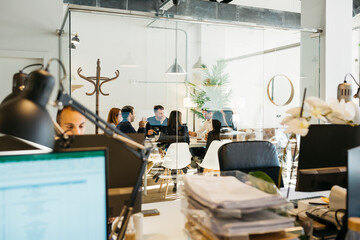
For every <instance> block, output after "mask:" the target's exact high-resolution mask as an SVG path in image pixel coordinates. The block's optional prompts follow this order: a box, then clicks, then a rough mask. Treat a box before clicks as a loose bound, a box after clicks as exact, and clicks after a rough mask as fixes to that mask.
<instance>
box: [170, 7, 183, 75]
mask: <svg viewBox="0 0 360 240" xmlns="http://www.w3.org/2000/svg"><path fill="white" fill-rule="evenodd" d="M175 8H176V5H175ZM175 11H176V9H175ZM166 74H167V75H186V72H185V70H184V68H183V67H182V66H181V65H180V64H179V63H178V60H177V22H175V61H174V64H172V65H171V66H170V67H169V68H168V70H167V71H166Z"/></svg>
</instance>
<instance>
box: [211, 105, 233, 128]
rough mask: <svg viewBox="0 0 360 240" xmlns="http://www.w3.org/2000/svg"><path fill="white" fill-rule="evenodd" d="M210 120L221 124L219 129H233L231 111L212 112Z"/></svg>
mask: <svg viewBox="0 0 360 240" xmlns="http://www.w3.org/2000/svg"><path fill="white" fill-rule="evenodd" d="M212 112H213V117H212V119H215V120H219V121H220V122H221V127H231V128H234V124H233V119H232V118H233V111H232V110H224V109H223V110H213V111H212Z"/></svg>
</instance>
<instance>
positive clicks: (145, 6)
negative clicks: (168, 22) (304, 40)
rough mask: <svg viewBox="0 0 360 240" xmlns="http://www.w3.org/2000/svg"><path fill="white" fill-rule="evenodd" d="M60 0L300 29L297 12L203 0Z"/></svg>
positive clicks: (159, 13)
mask: <svg viewBox="0 0 360 240" xmlns="http://www.w3.org/2000/svg"><path fill="white" fill-rule="evenodd" d="M175 2H178V5H177V7H176V10H175V7H174V0H64V3H69V4H76V5H83V6H92V7H99V8H102V9H103V8H108V9H119V10H120V9H121V10H129V11H136V12H145V13H154V14H155V15H156V16H159V17H166V18H176V19H183V20H189V21H191V20H193V21H202V22H207V21H208V22H211V23H226V24H232V25H245V26H260V27H262V26H265V27H274V28H284V29H300V13H294V12H285V11H279V10H272V9H264V8H255V7H248V6H240V5H234V4H225V3H217V2H211V1H203V0H176V1H175Z"/></svg>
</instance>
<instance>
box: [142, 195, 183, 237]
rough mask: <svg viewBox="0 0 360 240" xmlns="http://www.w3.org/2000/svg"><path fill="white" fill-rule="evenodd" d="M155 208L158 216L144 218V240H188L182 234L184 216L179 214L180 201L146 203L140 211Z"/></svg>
mask: <svg viewBox="0 0 360 240" xmlns="http://www.w3.org/2000/svg"><path fill="white" fill-rule="evenodd" d="M153 208H156V209H158V210H159V212H160V215H158V216H149V217H144V222H143V239H144V240H165V239H171V240H184V239H188V237H187V235H186V233H185V232H184V230H183V229H184V226H185V216H184V214H182V213H181V201H180V200H175V201H168V202H157V203H146V204H143V205H142V210H147V209H153Z"/></svg>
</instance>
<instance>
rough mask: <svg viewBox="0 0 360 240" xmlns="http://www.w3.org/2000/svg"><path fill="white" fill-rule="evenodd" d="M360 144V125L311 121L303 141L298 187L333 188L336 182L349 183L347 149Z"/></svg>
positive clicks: (344, 184) (301, 143) (317, 189)
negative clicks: (347, 178)
mask: <svg viewBox="0 0 360 240" xmlns="http://www.w3.org/2000/svg"><path fill="white" fill-rule="evenodd" d="M359 145H360V127H352V126H350V125H339V124H323V125H311V126H310V128H309V133H308V134H307V135H306V136H305V137H302V138H301V141H300V154H299V163H298V174H297V182H296V190H297V191H323V190H330V189H331V187H332V186H333V185H335V184H336V185H339V186H342V187H346V184H347V183H346V182H347V180H346V163H347V150H348V149H350V148H354V147H356V146H359ZM344 169H345V170H344Z"/></svg>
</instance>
